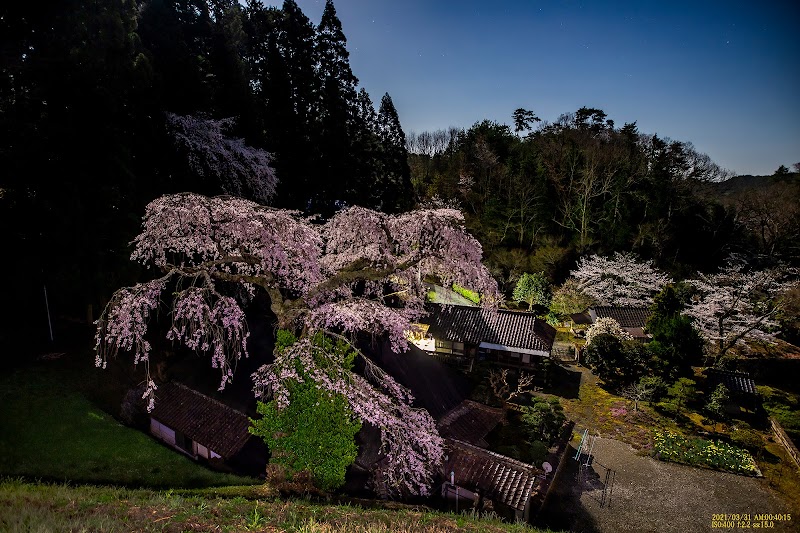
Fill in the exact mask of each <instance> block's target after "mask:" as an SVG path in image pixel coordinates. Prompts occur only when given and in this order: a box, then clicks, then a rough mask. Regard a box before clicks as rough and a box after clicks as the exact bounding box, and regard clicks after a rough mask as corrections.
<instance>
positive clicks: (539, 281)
mask: <svg viewBox="0 0 800 533" xmlns="http://www.w3.org/2000/svg"><path fill="white" fill-rule="evenodd" d="M513 297H514V301H516V302H525V303H526V304H528V310H529V311H530V310H531V309H533V306H534V305H540V306H542V307H548V306H549V305H550V300H551V298H552V296H551V289H550V282H549V281H548V280H547V278H546V277H545V275H544V272H537V273H535V274H529V273H527V272H525V273H523V274H522V276H520V278H519V280H518V281H517V286H516V287H514V296H513Z"/></svg>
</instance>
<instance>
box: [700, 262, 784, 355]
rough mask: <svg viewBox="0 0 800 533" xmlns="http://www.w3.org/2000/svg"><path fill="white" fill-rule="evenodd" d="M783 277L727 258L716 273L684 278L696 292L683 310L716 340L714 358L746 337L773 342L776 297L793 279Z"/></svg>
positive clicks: (705, 335) (775, 325)
mask: <svg viewBox="0 0 800 533" xmlns="http://www.w3.org/2000/svg"><path fill="white" fill-rule="evenodd" d="M785 277H786V271H779V270H776V269H772V270H748V269H747V264H746V263H745V262H743V261H740V260H736V259H734V258H731V259H728V261H727V263H726V265H725V266H724V267H723V269H722V270H721V271H720V272H719V273H717V274H711V275H703V274H701V275H700V276H699V277H698V278H697V279H694V280H689V281H688V282H687V283H690V284H692V285H693V286H694V287H695V288H696V289H697V291H698V292H697V294H696V295H695V296H694V297H693V298H692V302H691V304H690V306H689V307H688V309H687V310H686V314H687V315H689V316H691V317H692V318H693V319H694V325H695V327H696V328H697V329H698V330H699V331H700V333H701V334H702V335H703V336H704V337H705V338H706V340H707V341H709V342H712V343H715V344H716V348H717V357H718V358H719V357H721V356H723V355H724V354H725V353H726V352H727V351H728V350H729V349H731V348H732V347H733V346H735V345H737V344H740V345H741V344H744V343H745V342H746V341H747V340H761V341H766V342H774V341H775V334H776V333H777V332H776V329H777V327H778V323H777V322H776V320H775V316H776V315H777V314H778V313H779V312H780V310H781V305H782V303H781V301H780V299H779V298H778V297H779V296H780V295H781V294H782V293H784V292H785V291H787V290H788V289H789V288H790V287H791V286H792V285H793V284H794V283H796V282H790V281H786V280H785Z"/></svg>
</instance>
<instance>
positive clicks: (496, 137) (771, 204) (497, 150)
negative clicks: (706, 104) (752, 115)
mask: <svg viewBox="0 0 800 533" xmlns="http://www.w3.org/2000/svg"><path fill="white" fill-rule="evenodd" d="M509 116H510V117H511V114H509ZM513 118H514V123H515V128H514V130H515V131H512V129H511V127H509V126H507V125H504V124H498V123H493V122H489V121H484V122H481V123H478V124H475V125H474V126H472V127H471V128H469V129H468V130H466V131H464V130H458V129H450V130H447V131H445V130H440V131H435V132H423V133H420V134H410V135H409V141H408V147H409V151H410V156H409V161H410V165H411V170H412V181H413V184H414V188H415V191H416V193H417V196H418V198H420V199H426V200H428V201H443V202H447V203H455V204H457V205H458V206H460V207H461V208H462V209H464V211H465V214H466V215H467V217H468V225H469V227H470V230H471V231H472V232H473V233H474V234H475V235H476V236H477V237H478V238H479V240H480V241H481V243H482V244H483V245H484V250H485V252H486V253H487V254H488V261H489V264H490V266H491V267H492V269H493V272H494V273H495V275H496V277H497V278H498V280H499V281H500V282H501V284H503V285H504V288H505V289H506V292H509V291H510V290H511V288H513V284H514V283H516V280H517V279H518V277H519V276H520V275H521V273H522V272H538V271H544V272H545V273H546V274H547V275H548V277H550V279H551V281H553V282H561V281H563V278H564V277H565V276H566V274H567V272H568V270H569V269H570V268H571V267H572V266H573V265H574V264H575V260H576V259H577V258H578V257H579V256H580V255H584V254H588V253H600V254H603V255H608V254H611V253H612V252H614V251H623V250H627V251H634V252H635V253H637V254H638V255H640V256H642V257H645V258H650V259H653V260H654V261H655V262H656V264H657V265H658V266H660V267H662V268H664V269H666V270H668V271H670V272H672V273H673V274H675V275H677V276H678V277H682V276H685V275H690V274H692V273H693V272H695V271H697V270H702V271H709V270H713V269H714V268H716V267H717V266H718V265H719V264H720V263H721V262H722V261H723V259H724V258H725V257H727V256H728V255H730V254H731V253H737V254H742V255H744V256H746V257H748V258H749V259H755V260H756V263H761V264H768V265H774V264H775V263H776V262H780V261H783V262H786V263H790V264H795V265H796V264H798V261H800V233H798V229H797V225H796V224H792V223H791V222H790V221H791V220H797V218H798V216H799V215H800V212H799V211H798V210H799V209H800V208H798V207H797V206H798V199H799V198H800V183H798V181H800V180H798V174H797V173H794V174H792V173H789V172H788V171H787V172H785V173H778V174H777V175H776V176H773V177H762V178H759V179H755V178H754V179H752V180H741V179H740V178H736V177H734V178H732V179H730V180H729V178H730V173H729V172H727V171H725V170H724V169H721V168H720V167H719V166H718V165H716V164H715V163H714V162H713V161H711V160H710V159H709V157H708V156H707V155H705V154H702V153H699V152H698V151H697V150H696V149H695V148H694V147H693V146H692V144H691V143H690V142H683V141H674V140H670V139H665V138H661V137H659V136H657V135H653V134H647V133H645V132H640V131H639V129H638V128H637V126H636V124H635V123H632V124H624V125H623V126H622V127H618V126H616V125H615V123H614V121H613V120H612V119H610V118H608V117H607V116H606V113H605V112H603V111H602V110H599V109H589V108H585V107H584V108H581V109H578V110H577V111H575V112H572V113H565V114H563V115H561V116H560V117H558V118H557V119H556V120H555V121H554V122H552V123H548V122H542V121H540V120H539V119H538V117H536V116H535V115H534V114H533V113H532V112H530V111H526V110H523V109H519V110H517V111H516V112H515V113H514V114H513ZM784 170H786V169H785V168H784ZM734 183H735V184H737V186H735V187H731V186H730V185H731V184H734Z"/></svg>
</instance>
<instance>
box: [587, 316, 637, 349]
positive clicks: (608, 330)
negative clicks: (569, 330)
mask: <svg viewBox="0 0 800 533" xmlns="http://www.w3.org/2000/svg"><path fill="white" fill-rule="evenodd" d="M600 335H611V336H612V337H614V338H616V339H618V340H620V341H626V340H628V341H629V340H633V336H631V334H630V333H628V332H627V331H625V330H624V329H622V326H620V325H619V322H617V321H616V320H614V319H613V318H611V317H602V318H598V319H597V321H596V322H595V323H594V324H592V325H591V326H589V328H588V329H587V330H586V346H590V345H591V344H592V342H593V341H594V339H596V338H597V337H598V336H600Z"/></svg>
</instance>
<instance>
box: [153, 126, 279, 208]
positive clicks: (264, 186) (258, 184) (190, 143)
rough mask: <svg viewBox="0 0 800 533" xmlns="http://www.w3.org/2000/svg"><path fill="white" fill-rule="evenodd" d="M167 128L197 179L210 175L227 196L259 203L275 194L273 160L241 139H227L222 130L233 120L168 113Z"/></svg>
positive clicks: (264, 152) (276, 181)
mask: <svg viewBox="0 0 800 533" xmlns="http://www.w3.org/2000/svg"><path fill="white" fill-rule="evenodd" d="M167 125H168V126H169V128H170V132H171V133H172V136H173V138H174V139H175V143H176V144H177V145H178V147H179V148H180V149H181V151H182V152H183V153H184V155H185V156H186V158H187V161H188V163H189V168H191V169H192V171H193V172H195V173H196V174H197V175H198V176H201V177H202V176H207V175H210V177H213V178H216V179H218V180H219V181H220V185H221V186H222V189H223V190H224V191H225V192H226V193H227V194H232V195H234V196H247V197H249V198H253V199H255V200H258V201H259V202H265V203H266V202H268V201H269V200H270V198H272V196H273V195H274V194H275V187H276V186H277V184H278V178H277V177H276V175H275V169H273V168H272V156H271V155H270V154H269V153H268V152H267V151H266V150H262V149H259V148H254V147H252V146H248V145H246V144H245V142H244V139H239V138H235V137H229V136H227V135H226V134H225V130H227V129H229V128H231V127H232V126H233V119H231V118H226V119H221V120H214V119H211V118H205V117H194V116H191V115H186V116H181V115H176V114H174V113H167Z"/></svg>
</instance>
